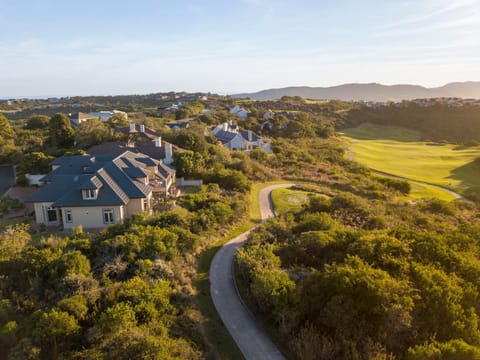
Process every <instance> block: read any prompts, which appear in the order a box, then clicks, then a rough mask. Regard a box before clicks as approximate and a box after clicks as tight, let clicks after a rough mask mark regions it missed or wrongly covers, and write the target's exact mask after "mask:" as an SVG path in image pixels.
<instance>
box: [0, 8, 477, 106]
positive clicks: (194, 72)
mask: <svg viewBox="0 0 480 360" xmlns="http://www.w3.org/2000/svg"><path fill="white" fill-rule="evenodd" d="M0 28H1V31H0V96H1V97H8V96H12V97H13V96H35V95H37V96H49V95H88V94H98V95H101V94H132V93H139V94H143V93H151V92H159V91H170V90H175V91H180V90H186V91H211V92H217V93H234V92H243V91H255V90H260V89H265V88H273V87H283V86H292V85H308V86H330V85H337V84H341V83H351V82H380V83H384V84H395V83H414V84H420V85H425V86H438V85H443V84H444V83H447V82H452V81H467V80H480V0H454V1H447V0H417V1H410V0H405V1H402V0H383V1H377V0H369V1H368V0H367V1H359V0H356V1H355V0H336V1H333V0H317V1H310V0H296V1H295V0H224V1H219V0H208V1H200V0H176V1H164V0H157V1H153V0H136V1H131V0H129V1H124V0H116V1H113V0H95V1H94V0H81V1H67V0H11V1H10V0H0Z"/></svg>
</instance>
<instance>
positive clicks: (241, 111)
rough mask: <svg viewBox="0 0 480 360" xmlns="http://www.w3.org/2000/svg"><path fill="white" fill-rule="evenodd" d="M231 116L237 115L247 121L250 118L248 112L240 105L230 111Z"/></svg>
mask: <svg viewBox="0 0 480 360" xmlns="http://www.w3.org/2000/svg"><path fill="white" fill-rule="evenodd" d="M230 114H232V115H237V116H238V117H239V118H242V119H246V118H247V117H248V111H247V110H245V109H244V108H242V107H240V106H239V105H235V106H234V107H233V108H231V109H230Z"/></svg>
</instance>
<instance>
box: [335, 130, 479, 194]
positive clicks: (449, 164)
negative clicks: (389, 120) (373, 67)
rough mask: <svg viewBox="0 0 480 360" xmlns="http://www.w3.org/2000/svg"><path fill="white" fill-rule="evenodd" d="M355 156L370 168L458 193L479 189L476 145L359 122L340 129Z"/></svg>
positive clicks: (477, 148)
mask: <svg viewBox="0 0 480 360" xmlns="http://www.w3.org/2000/svg"><path fill="white" fill-rule="evenodd" d="M343 135H344V136H345V137H346V139H347V140H348V142H349V150H350V151H352V152H353V153H354V159H355V160H356V161H358V162H359V163H361V164H363V165H366V166H368V167H370V168H372V169H375V170H379V171H383V172H386V173H390V174H394V175H398V176H404V177H407V178H410V179H414V180H420V181H425V182H429V183H432V184H437V185H441V186H444V187H447V188H450V189H453V190H455V191H457V192H460V193H465V191H466V190H468V189H471V190H479V189H480V166H479V165H477V164H476V163H475V162H474V160H475V159H476V158H478V157H480V148H479V147H463V146H458V145H454V144H443V143H442V144H440V143H429V142H425V141H420V133H418V132H415V131H412V130H407V129H403V128H399V127H394V126H380V125H372V124H362V125H361V126H359V127H357V128H353V129H347V130H344V131H343Z"/></svg>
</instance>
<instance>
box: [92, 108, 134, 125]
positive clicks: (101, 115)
mask: <svg viewBox="0 0 480 360" xmlns="http://www.w3.org/2000/svg"><path fill="white" fill-rule="evenodd" d="M115 114H122V115H123V116H124V117H125V119H126V120H128V114H127V113H126V112H124V111H120V110H109V111H95V112H90V113H88V115H91V116H95V117H96V118H98V119H100V120H101V121H102V122H106V121H108V120H110V119H111V118H112V116H113V115H115Z"/></svg>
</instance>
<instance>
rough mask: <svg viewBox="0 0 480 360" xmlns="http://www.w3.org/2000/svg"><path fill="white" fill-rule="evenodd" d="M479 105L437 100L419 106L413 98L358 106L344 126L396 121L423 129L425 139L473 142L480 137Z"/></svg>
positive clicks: (396, 122)
mask: <svg viewBox="0 0 480 360" xmlns="http://www.w3.org/2000/svg"><path fill="white" fill-rule="evenodd" d="M479 116H480V107H479V106H461V107H449V106H448V105H447V104H441V103H438V104H436V105H433V106H429V107H421V106H419V105H417V104H415V103H413V102H407V103H406V104H405V106H402V107H397V106H395V105H394V104H392V105H390V106H382V107H378V108H375V109H374V108H367V107H361V108H359V109H356V110H353V111H351V112H349V113H348V118H347V121H346V126H347V127H353V126H357V125H360V124H362V123H364V122H371V123H375V124H380V125H396V126H402V127H406V128H410V129H414V130H417V131H420V132H422V134H423V137H424V138H425V139H430V140H435V141H442V140H446V141H450V142H456V143H459V142H460V143H470V144H471V143H472V142H473V141H478V139H479V138H480V124H479V122H478V117H479Z"/></svg>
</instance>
